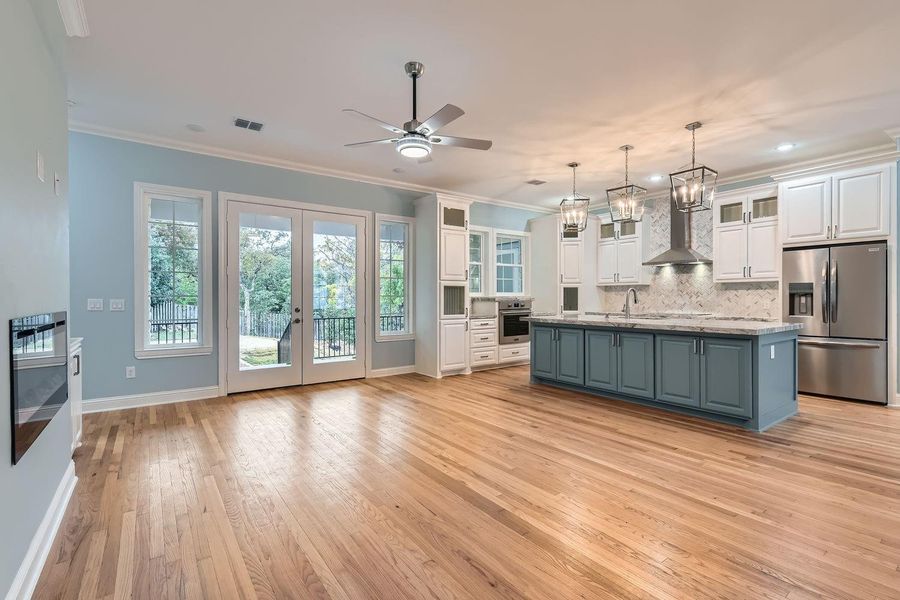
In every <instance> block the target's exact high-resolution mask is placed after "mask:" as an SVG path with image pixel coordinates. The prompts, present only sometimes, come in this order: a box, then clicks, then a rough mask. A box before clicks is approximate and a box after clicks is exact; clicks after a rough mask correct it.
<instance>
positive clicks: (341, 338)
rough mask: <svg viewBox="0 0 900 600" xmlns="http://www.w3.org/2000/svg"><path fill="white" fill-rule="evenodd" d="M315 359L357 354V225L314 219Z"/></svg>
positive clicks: (349, 358)
mask: <svg viewBox="0 0 900 600" xmlns="http://www.w3.org/2000/svg"><path fill="white" fill-rule="evenodd" d="M312 252H313V255H312V281H313V289H312V301H313V327H312V335H313V357H312V358H313V363H321V362H333V361H343V360H353V359H355V358H356V301H357V299H356V226H355V225H354V224H352V223H338V222H333V221H315V223H314V224H313V240H312Z"/></svg>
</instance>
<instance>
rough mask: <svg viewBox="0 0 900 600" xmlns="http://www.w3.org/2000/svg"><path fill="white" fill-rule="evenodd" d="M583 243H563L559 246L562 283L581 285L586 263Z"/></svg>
mask: <svg viewBox="0 0 900 600" xmlns="http://www.w3.org/2000/svg"><path fill="white" fill-rule="evenodd" d="M581 249H582V245H581V242H562V243H561V244H560V245H559V272H560V279H561V281H560V283H581V266H582V263H583V262H584V260H583V256H582V254H583V253H582V250H581Z"/></svg>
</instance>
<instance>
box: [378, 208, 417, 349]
mask: <svg viewBox="0 0 900 600" xmlns="http://www.w3.org/2000/svg"><path fill="white" fill-rule="evenodd" d="M385 222H387V223H405V224H406V226H407V240H406V249H405V256H404V262H405V263H406V268H405V269H404V270H403V273H404V276H405V278H406V285H405V286H404V287H405V290H406V301H405V302H404V306H406V322H407V323H408V324H409V325H408V326H407V330H406V331H405V332H404V333H383V332H382V331H381V224H382V223H385ZM415 231H416V219H415V217H401V216H397V215H388V214H381V213H376V214H375V235H374V236H372V237H373V238H374V242H375V252H374V253H373V255H374V256H375V298H374V302H373V304H374V306H376V307H378V310H377V311H372V312H373V315H374V318H373V319H372V320H373V321H374V322H375V341H376V342H402V341H409V340H414V339H416V321H415V315H414V314H413V310H414V308H415V283H414V282H415V277H414V276H413V273H414V271H415V265H414V260H415V258H414V257H415V254H416V253H415V249H414V247H413V246H414V245H415V239H416V235H415Z"/></svg>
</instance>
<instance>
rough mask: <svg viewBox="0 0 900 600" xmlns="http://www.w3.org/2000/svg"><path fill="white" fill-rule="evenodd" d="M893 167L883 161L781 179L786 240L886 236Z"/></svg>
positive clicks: (816, 241) (805, 241)
mask: <svg viewBox="0 0 900 600" xmlns="http://www.w3.org/2000/svg"><path fill="white" fill-rule="evenodd" d="M895 169H896V167H895V165H894V164H885V165H877V166H871V167H865V168H859V169H853V170H847V171H839V172H835V173H831V174H827V175H817V176H815V177H807V178H804V179H798V180H795V181H785V182H782V183H781V184H780V186H779V193H778V197H779V204H780V207H781V208H780V212H781V214H782V217H781V232H782V233H781V241H782V243H783V244H785V245H797V244H820V243H830V242H831V241H832V240H853V239H879V238H886V237H887V236H888V235H890V232H891V198H893V190H894V179H895Z"/></svg>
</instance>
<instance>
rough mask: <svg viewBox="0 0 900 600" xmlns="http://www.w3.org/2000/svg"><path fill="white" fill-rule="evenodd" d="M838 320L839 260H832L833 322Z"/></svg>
mask: <svg viewBox="0 0 900 600" xmlns="http://www.w3.org/2000/svg"><path fill="white" fill-rule="evenodd" d="M837 320H838V261H837V260H834V261H832V262H831V322H832V323H837Z"/></svg>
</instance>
